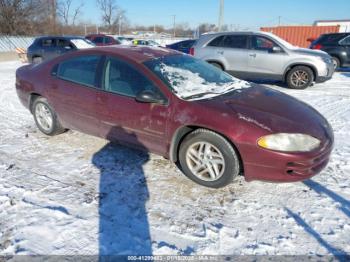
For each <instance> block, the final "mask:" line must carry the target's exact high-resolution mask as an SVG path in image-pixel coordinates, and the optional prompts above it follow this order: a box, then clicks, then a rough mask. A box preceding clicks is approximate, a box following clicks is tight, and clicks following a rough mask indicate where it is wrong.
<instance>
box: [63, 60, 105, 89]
mask: <svg viewBox="0 0 350 262" xmlns="http://www.w3.org/2000/svg"><path fill="white" fill-rule="evenodd" d="M99 61H100V56H95V55H89V56H79V57H74V58H72V59H69V60H66V61H63V62H62V63H60V64H59V66H58V70H57V71H58V72H57V76H58V77H59V78H62V79H64V80H68V81H72V82H75V83H78V84H82V85H86V86H90V87H96V83H95V79H96V71H97V67H98V63H99Z"/></svg>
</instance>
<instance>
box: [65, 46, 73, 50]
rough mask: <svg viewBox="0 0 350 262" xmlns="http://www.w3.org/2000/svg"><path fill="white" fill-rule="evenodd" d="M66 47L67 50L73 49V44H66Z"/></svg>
mask: <svg viewBox="0 0 350 262" xmlns="http://www.w3.org/2000/svg"><path fill="white" fill-rule="evenodd" d="M64 49H66V50H71V49H72V47H71V46H69V45H66V46H65V47H64Z"/></svg>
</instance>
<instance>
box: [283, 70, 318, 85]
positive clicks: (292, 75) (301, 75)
mask: <svg viewBox="0 0 350 262" xmlns="http://www.w3.org/2000/svg"><path fill="white" fill-rule="evenodd" d="M314 78H315V76H314V72H313V71H312V70H311V68H309V67H307V66H296V67H293V68H292V69H291V70H290V71H289V72H288V74H287V79H286V80H287V85H288V87H289V88H291V89H305V88H307V87H309V86H311V85H312V82H313V81H314Z"/></svg>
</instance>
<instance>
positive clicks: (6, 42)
mask: <svg viewBox="0 0 350 262" xmlns="http://www.w3.org/2000/svg"><path fill="white" fill-rule="evenodd" d="M33 41H34V38H33V37H30V36H9V35H0V52H14V51H15V49H16V48H24V49H27V48H28V46H30V45H31V43H33Z"/></svg>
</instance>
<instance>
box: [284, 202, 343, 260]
mask: <svg viewBox="0 0 350 262" xmlns="http://www.w3.org/2000/svg"><path fill="white" fill-rule="evenodd" d="M284 209H285V210H286V211H287V213H288V215H289V216H290V217H292V218H293V219H294V220H295V222H296V223H297V224H298V225H299V226H301V227H302V228H303V229H304V230H305V232H307V233H308V234H310V235H311V236H312V237H314V238H315V239H316V240H317V242H318V243H320V245H322V246H323V247H324V248H326V249H327V250H328V252H329V253H331V254H332V255H333V256H334V257H336V258H337V259H338V260H339V261H349V260H348V259H350V255H348V254H347V253H346V252H344V251H343V250H341V249H338V248H336V247H334V246H332V245H331V244H329V243H328V242H327V241H326V240H324V239H323V238H322V236H321V235H320V234H319V233H318V232H317V231H316V230H314V229H313V228H312V227H311V226H310V225H309V224H307V223H306V222H305V220H304V219H302V218H301V217H300V216H299V215H298V214H296V213H294V212H293V211H291V210H290V209H288V208H286V207H285V208H284Z"/></svg>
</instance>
